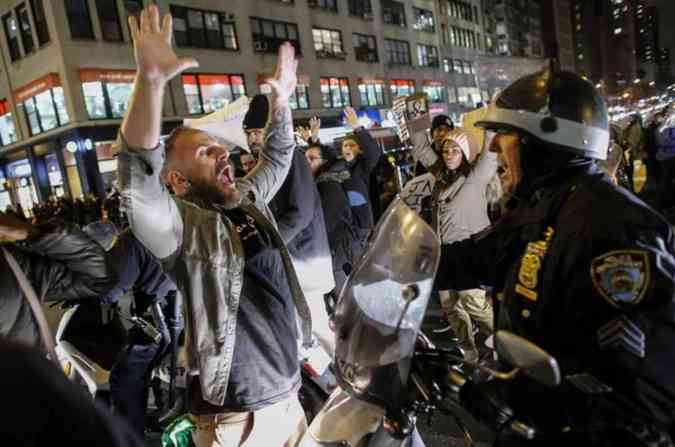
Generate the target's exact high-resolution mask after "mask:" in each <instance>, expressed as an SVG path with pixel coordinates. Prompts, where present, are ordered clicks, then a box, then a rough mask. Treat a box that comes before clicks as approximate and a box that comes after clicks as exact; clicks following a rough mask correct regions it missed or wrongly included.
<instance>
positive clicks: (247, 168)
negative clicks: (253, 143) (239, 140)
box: [239, 151, 258, 175]
mask: <svg viewBox="0 0 675 447" xmlns="http://www.w3.org/2000/svg"><path fill="white" fill-rule="evenodd" d="M239 161H240V162H241V169H242V170H243V171H244V175H246V174H248V173H249V172H251V171H252V170H253V168H255V165H256V164H257V163H258V159H257V158H256V156H255V155H253V154H252V153H250V152H246V151H242V152H241V154H239Z"/></svg>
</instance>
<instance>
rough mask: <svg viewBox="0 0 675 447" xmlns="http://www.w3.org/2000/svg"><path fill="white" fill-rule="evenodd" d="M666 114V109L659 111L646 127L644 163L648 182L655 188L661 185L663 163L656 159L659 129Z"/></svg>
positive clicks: (657, 188)
mask: <svg viewBox="0 0 675 447" xmlns="http://www.w3.org/2000/svg"><path fill="white" fill-rule="evenodd" d="M665 119H666V116H665V113H664V111H660V112H657V113H656V114H655V115H654V117H653V118H652V120H651V122H650V123H649V126H647V128H646V129H645V136H644V140H645V150H644V153H645V159H644V163H645V166H646V167H647V182H648V183H650V184H651V185H653V189H656V190H657V193H658V190H659V189H660V185H661V165H660V164H659V161H658V160H657V159H656V154H657V152H658V141H657V140H658V134H659V129H660V128H661V126H662V125H663V123H664V122H665Z"/></svg>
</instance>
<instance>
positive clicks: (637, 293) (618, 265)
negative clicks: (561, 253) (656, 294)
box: [591, 250, 651, 308]
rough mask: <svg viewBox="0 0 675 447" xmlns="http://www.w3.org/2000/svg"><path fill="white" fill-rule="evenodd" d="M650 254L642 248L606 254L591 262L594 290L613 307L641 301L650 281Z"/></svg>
mask: <svg viewBox="0 0 675 447" xmlns="http://www.w3.org/2000/svg"><path fill="white" fill-rule="evenodd" d="M650 274H651V273H650V269H649V256H648V254H647V252H645V251H643V250H617V251H611V252H609V253H605V254H604V255H602V256H599V257H597V258H595V259H594V260H593V262H592V263H591V278H592V279H593V285H594V286H595V289H596V290H597V291H598V293H600V295H602V297H603V298H604V299H605V300H607V302H608V303H610V304H611V305H612V306H614V307H619V308H620V307H623V306H627V305H634V304H637V303H639V302H640V301H642V299H643V298H644V295H645V292H646V291H647V287H649V283H650Z"/></svg>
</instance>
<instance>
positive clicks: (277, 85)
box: [266, 42, 298, 101]
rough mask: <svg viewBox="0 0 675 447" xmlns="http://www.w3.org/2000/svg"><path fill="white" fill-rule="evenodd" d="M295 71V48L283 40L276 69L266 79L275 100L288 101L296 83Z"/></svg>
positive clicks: (296, 68) (296, 66) (296, 61)
mask: <svg viewBox="0 0 675 447" xmlns="http://www.w3.org/2000/svg"><path fill="white" fill-rule="evenodd" d="M297 71H298V60H297V59H296V58H295V48H294V47H293V45H291V43H290V42H284V43H283V44H282V45H281V46H280V47H279V54H278V55H277V70H276V72H275V73H274V76H273V77H271V78H268V79H267V80H266V82H267V83H268V84H269V85H270V86H271V87H272V92H273V93H274V96H275V97H276V100H277V101H288V98H290V97H291V95H292V94H293V92H295V86H296V84H297V83H298V77H297Z"/></svg>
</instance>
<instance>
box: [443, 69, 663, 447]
mask: <svg viewBox="0 0 675 447" xmlns="http://www.w3.org/2000/svg"><path fill="white" fill-rule="evenodd" d="M477 125H478V126H481V127H483V128H485V129H487V130H488V131H491V132H494V133H496V134H495V135H494V138H486V141H490V140H491V141H492V143H491V146H490V150H491V151H493V152H496V153H497V155H498V159H499V166H500V168H499V173H500V178H501V181H502V184H503V186H504V189H505V190H506V191H507V192H509V193H510V194H511V195H512V197H513V199H512V207H511V208H512V209H511V211H510V213H508V214H507V215H506V216H505V217H503V218H502V219H501V220H500V221H499V222H498V223H497V224H496V225H494V226H493V227H492V228H490V229H488V230H486V231H485V232H483V233H480V234H478V235H476V236H474V237H472V238H470V239H467V240H464V241H460V242H456V243H453V244H448V245H444V246H443V251H442V257H441V264H440V267H439V270H438V275H437V278H436V284H435V288H436V289H439V290H444V289H466V288H471V287H477V286H478V285H479V284H488V285H491V286H493V287H494V288H495V290H496V291H501V293H500V294H499V295H498V299H499V302H498V303H497V304H498V308H499V309H498V310H497V313H498V319H497V329H506V330H509V331H511V332H514V333H516V334H518V335H521V336H523V337H525V338H527V339H529V340H531V341H532V342H534V343H536V344H537V345H539V346H541V347H542V348H543V349H545V350H546V351H548V352H549V353H550V354H551V355H553V356H554V357H555V358H556V359H557V360H558V363H559V365H560V369H561V373H562V383H561V385H560V386H559V387H557V388H547V387H545V386H543V385H539V384H537V383H535V382H534V381H532V380H526V379H525V378H523V377H521V378H520V379H518V380H516V381H512V382H497V381H493V382H488V383H483V384H474V383H471V382H468V384H467V386H466V387H464V389H463V390H462V399H463V402H464V404H465V405H466V406H467V407H468V408H469V410H470V411H471V412H472V413H473V414H474V415H475V416H477V417H478V418H479V419H482V420H483V421H484V422H490V423H492V424H494V426H495V428H498V429H499V430H500V431H499V433H501V434H500V436H499V439H498V441H497V445H520V443H521V442H522V443H523V445H546V446H555V445H572V444H571V443H572V442H576V444H577V445H584V446H589V445H590V446H597V445H671V444H670V443H672V441H671V439H670V438H671V437H672V436H673V427H674V425H673V422H674V420H675V374H674V373H673V371H674V369H673V368H674V366H675V348H674V346H675V298H674V294H675V285H674V284H675V283H674V276H675V260H674V257H673V253H675V243H674V241H673V230H672V228H671V227H670V225H669V224H668V223H667V222H666V221H665V220H664V218H663V217H661V216H660V215H659V214H657V213H656V212H655V211H653V210H652V209H651V208H650V207H649V206H647V205H646V204H644V203H643V202H642V201H640V200H639V199H637V198H636V197H635V196H633V195H632V194H631V193H629V192H628V191H627V190H625V189H623V188H620V187H617V186H616V185H615V184H614V183H613V182H612V181H611V180H610V178H609V177H608V176H607V175H606V174H604V173H602V172H601V171H600V170H599V168H598V167H597V166H596V164H595V163H594V162H593V159H596V160H603V159H605V158H606V156H607V148H608V143H609V126H608V117H607V111H606V108H605V104H604V102H603V100H602V99H601V97H600V96H599V95H598V94H597V92H596V91H595V89H594V88H593V86H592V85H591V84H589V83H588V82H586V81H584V80H583V79H581V78H579V77H578V76H577V75H575V74H572V73H567V72H557V71H555V70H550V69H547V70H544V71H541V72H539V73H536V74H533V75H529V76H526V77H524V78H521V79H519V80H517V81H515V82H514V83H513V84H512V85H510V86H509V87H508V88H506V89H505V90H504V91H503V92H502V93H501V94H500V96H499V97H498V98H497V99H496V101H494V103H493V104H491V105H490V107H489V109H488V112H487V113H486V116H485V117H484V119H483V120H482V121H480V122H479V123H477ZM491 136H492V135H491ZM507 407H508V411H506V410H505V408H507ZM512 417H517V418H518V419H521V420H522V419H525V420H526V421H527V422H529V423H531V424H533V425H534V426H535V427H536V428H537V430H538V434H539V436H538V437H536V438H535V439H534V440H532V441H515V440H514V439H510V440H509V439H507V438H508V436H507V435H505V433H506V432H507V431H508V430H503V429H504V427H507V426H508V424H509V423H510V422H511V418H512ZM491 418H492V420H490V419H491ZM496 419H498V421H497V420H496ZM659 443H660V444H659Z"/></svg>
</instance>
